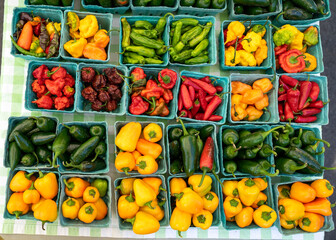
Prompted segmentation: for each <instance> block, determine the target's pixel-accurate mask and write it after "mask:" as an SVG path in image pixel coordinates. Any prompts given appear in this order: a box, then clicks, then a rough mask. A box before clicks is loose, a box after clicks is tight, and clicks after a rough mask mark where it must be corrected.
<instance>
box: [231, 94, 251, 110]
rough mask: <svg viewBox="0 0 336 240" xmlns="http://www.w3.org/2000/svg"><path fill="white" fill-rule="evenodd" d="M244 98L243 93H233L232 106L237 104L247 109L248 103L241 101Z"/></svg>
mask: <svg viewBox="0 0 336 240" xmlns="http://www.w3.org/2000/svg"><path fill="white" fill-rule="evenodd" d="M242 98H243V95H241V94H232V95H231V107H233V105H236V106H240V107H242V108H243V109H246V108H247V104H246V103H242V102H241V100H242Z"/></svg>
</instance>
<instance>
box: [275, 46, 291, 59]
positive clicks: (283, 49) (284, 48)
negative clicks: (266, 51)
mask: <svg viewBox="0 0 336 240" xmlns="http://www.w3.org/2000/svg"><path fill="white" fill-rule="evenodd" d="M287 48H288V45H286V44H284V45H281V46H278V47H276V48H274V54H275V56H278V55H280V54H283V53H285V52H286V51H287Z"/></svg>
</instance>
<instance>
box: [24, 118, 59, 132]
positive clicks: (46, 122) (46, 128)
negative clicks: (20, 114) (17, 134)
mask: <svg viewBox="0 0 336 240" xmlns="http://www.w3.org/2000/svg"><path fill="white" fill-rule="evenodd" d="M30 118H31V119H34V120H35V122H36V127H37V128H39V129H40V130H41V131H42V132H54V131H56V122H55V121H54V120H53V119H51V118H48V117H38V118H36V117H30Z"/></svg>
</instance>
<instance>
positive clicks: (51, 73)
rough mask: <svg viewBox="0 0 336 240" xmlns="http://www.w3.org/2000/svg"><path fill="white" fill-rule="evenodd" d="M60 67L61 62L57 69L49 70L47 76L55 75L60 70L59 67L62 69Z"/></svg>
mask: <svg viewBox="0 0 336 240" xmlns="http://www.w3.org/2000/svg"><path fill="white" fill-rule="evenodd" d="M60 67H61V64H60V65H58V68H57V69H56V70H54V71H52V72H50V71H48V73H47V76H48V77H50V76H51V75H53V74H54V73H56V72H57V71H58V69H60Z"/></svg>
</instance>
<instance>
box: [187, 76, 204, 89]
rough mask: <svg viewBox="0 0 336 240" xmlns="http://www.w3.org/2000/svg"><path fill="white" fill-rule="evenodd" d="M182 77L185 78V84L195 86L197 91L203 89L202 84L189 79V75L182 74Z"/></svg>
mask: <svg viewBox="0 0 336 240" xmlns="http://www.w3.org/2000/svg"><path fill="white" fill-rule="evenodd" d="M182 79H184V81H183V84H185V85H186V86H187V87H189V86H193V88H194V89H195V91H200V90H202V88H201V87H200V86H198V85H197V84H196V83H194V82H193V81H191V80H189V78H188V77H185V76H182Z"/></svg>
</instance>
